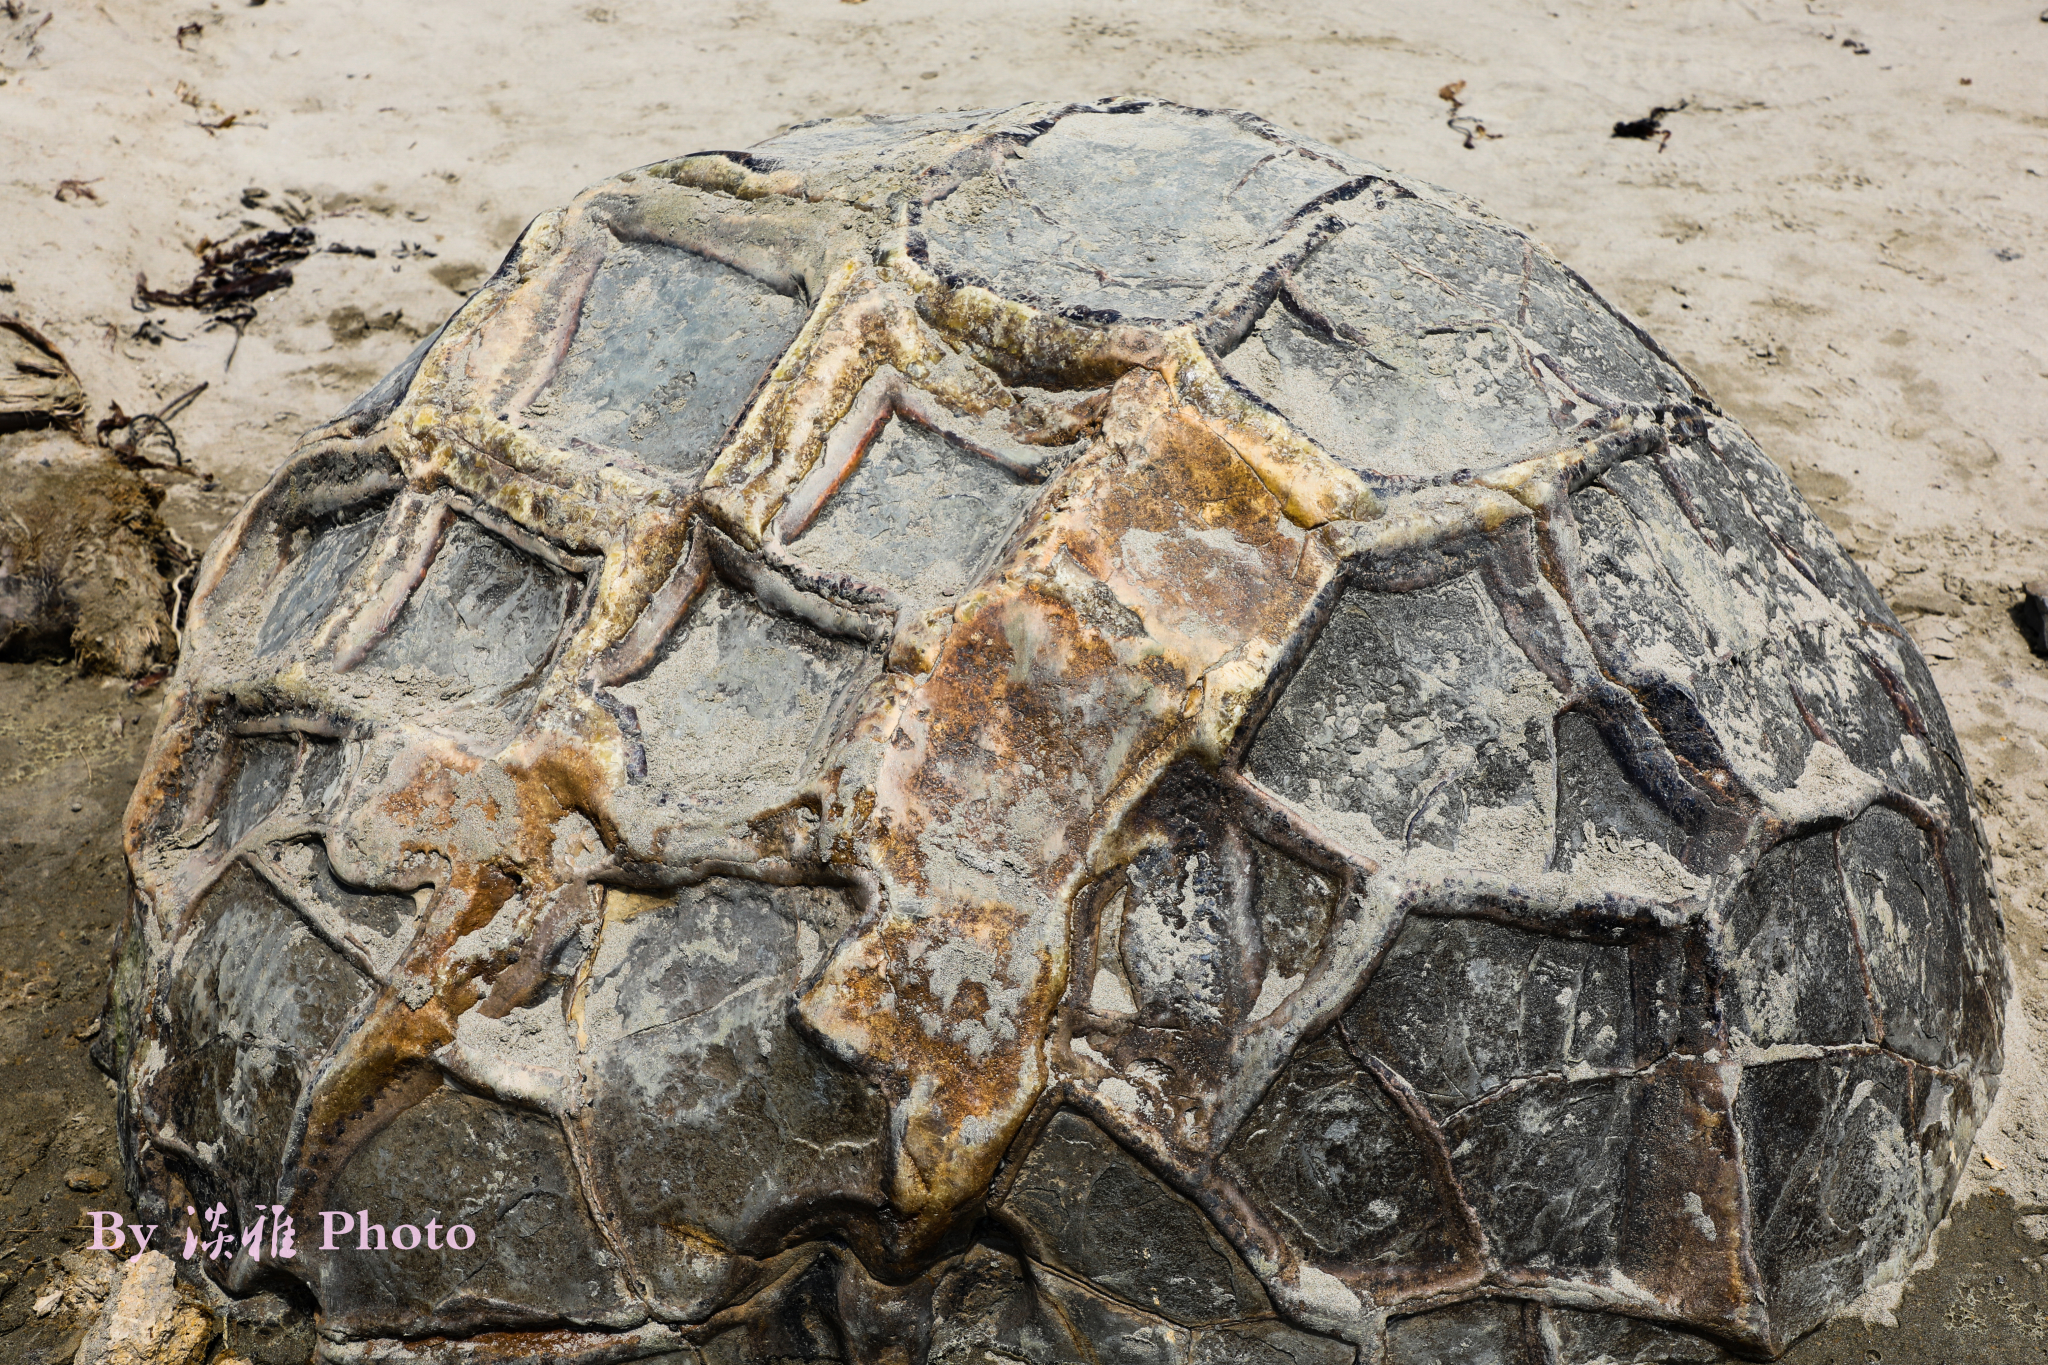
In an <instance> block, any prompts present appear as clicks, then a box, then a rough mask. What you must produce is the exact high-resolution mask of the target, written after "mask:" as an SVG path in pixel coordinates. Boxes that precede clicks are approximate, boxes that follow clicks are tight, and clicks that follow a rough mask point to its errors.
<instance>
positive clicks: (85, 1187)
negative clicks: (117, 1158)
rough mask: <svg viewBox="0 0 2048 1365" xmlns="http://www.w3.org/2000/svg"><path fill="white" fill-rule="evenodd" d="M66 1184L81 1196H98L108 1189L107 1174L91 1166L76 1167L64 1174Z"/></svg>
mask: <svg viewBox="0 0 2048 1365" xmlns="http://www.w3.org/2000/svg"><path fill="white" fill-rule="evenodd" d="M64 1183H65V1184H66V1185H67V1186H69V1187H70V1188H72V1189H74V1190H77V1191H78V1192H79V1193H81V1194H96V1193H98V1192H99V1191H101V1190H103V1189H105V1188H106V1187H107V1174H106V1172H105V1171H96V1170H94V1169H93V1168H92V1167H90V1166H74V1167H72V1168H71V1169H70V1170H68V1171H66V1172H64Z"/></svg>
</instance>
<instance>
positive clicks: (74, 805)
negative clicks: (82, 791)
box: [71, 801, 85, 812]
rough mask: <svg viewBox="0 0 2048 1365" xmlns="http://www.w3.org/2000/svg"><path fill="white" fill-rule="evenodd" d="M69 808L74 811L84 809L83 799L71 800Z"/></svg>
mask: <svg viewBox="0 0 2048 1365" xmlns="http://www.w3.org/2000/svg"><path fill="white" fill-rule="evenodd" d="M71 809H72V810H73V811H74V812H76V811H82V810H84V809H85V802H83V801H73V802H72V803H71Z"/></svg>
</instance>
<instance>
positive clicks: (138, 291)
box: [135, 227, 313, 313]
mask: <svg viewBox="0 0 2048 1365" xmlns="http://www.w3.org/2000/svg"><path fill="white" fill-rule="evenodd" d="M312 254H313V230H312V229H311V228H308V227H295V228H289V229H283V228H280V229H273V230H272V231H269V232H263V233H258V234H256V235H253V236H249V237H243V238H241V239H239V240H237V241H233V242H227V243H224V244H222V245H220V246H217V247H214V248H212V249H211V250H209V251H207V252H206V254H205V255H204V256H202V257H201V258H200V265H199V271H198V273H197V274H195V275H194V276H193V277H192V283H190V284H188V285H186V286H185V287H184V288H183V289H175V290H172V289H152V288H151V287H150V285H149V280H148V278H147V277H146V276H144V275H142V274H140V273H138V274H137V275H136V277H135V298H136V302H137V306H138V307H141V308H144V309H147V308H149V307H152V306H158V307H164V308H199V309H203V310H205V311H206V312H209V313H219V312H223V311H225V310H226V309H229V308H231V307H233V306H234V305H236V304H246V303H248V302H250V301H251V300H254V299H259V298H262V297H263V296H264V295H265V294H269V293H274V292H275V291H277V290H279V289H286V288H289V287H290V286H291V283H292V270H291V268H292V266H294V265H296V264H297V263H298V262H300V261H303V260H305V259H306V257H308V256H310V255H312Z"/></svg>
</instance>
